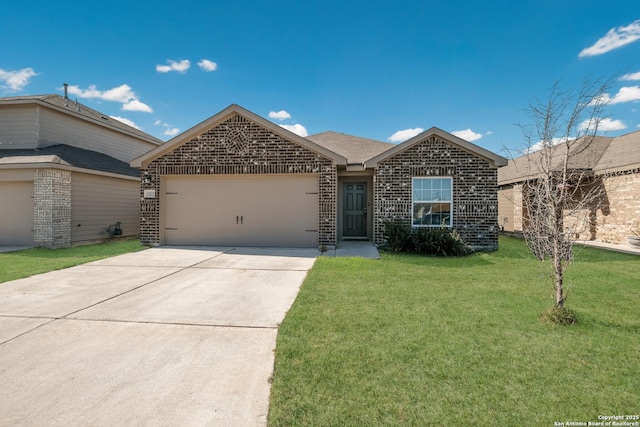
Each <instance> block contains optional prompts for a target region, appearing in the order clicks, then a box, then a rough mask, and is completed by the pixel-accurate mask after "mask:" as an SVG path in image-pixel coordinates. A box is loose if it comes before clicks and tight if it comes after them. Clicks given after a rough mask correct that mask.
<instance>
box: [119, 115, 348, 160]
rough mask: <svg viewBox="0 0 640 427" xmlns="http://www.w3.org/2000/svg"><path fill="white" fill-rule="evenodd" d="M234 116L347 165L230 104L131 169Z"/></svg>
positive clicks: (306, 141)
mask: <svg viewBox="0 0 640 427" xmlns="http://www.w3.org/2000/svg"><path fill="white" fill-rule="evenodd" d="M235 115H239V116H242V117H244V118H246V119H248V120H250V121H252V122H254V123H257V124H258V125H260V126H262V127H264V128H266V129H268V130H269V131H271V132H273V133H275V134H277V135H280V136H281V137H283V138H285V139H287V140H289V141H292V142H294V143H296V144H299V145H301V146H303V147H304V148H307V149H309V150H311V151H313V152H315V153H317V154H320V155H322V156H324V157H326V158H328V159H331V160H332V161H333V162H334V163H335V164H340V165H346V164H347V159H346V158H345V157H344V156H342V155H340V154H338V153H336V152H334V151H331V150H329V149H327V148H325V147H323V146H321V145H318V144H316V143H315V142H313V141H311V140H309V139H306V138H303V137H301V136H299V135H296V134H295V133H293V132H291V131H288V130H287V129H285V128H283V127H282V126H279V125H277V124H275V123H273V122H270V121H269V120H266V119H264V118H262V117H260V116H258V115H257V114H254V113H252V112H251V111H249V110H247V109H245V108H242V107H241V106H239V105H237V104H231V105H230V106H228V107H227V108H225V109H224V110H222V111H220V112H219V113H218V114H215V115H214V116H212V117H210V118H208V119H207V120H205V121H203V122H201V123H199V124H197V125H195V126H194V127H192V128H191V129H188V130H186V131H185V132H183V133H181V134H180V135H178V136H176V137H175V138H173V139H170V140H169V141H167V142H165V143H164V144H163V145H161V146H159V147H156V148H154V149H153V150H151V151H149V152H147V153H145V154H143V155H142V156H140V157H137V158H135V159H133V160H131V163H130V164H131V166H132V167H135V168H141V167H146V166H147V165H148V164H149V163H151V162H152V161H154V160H155V159H157V158H159V157H162V156H163V155H165V154H167V153H169V152H171V151H173V150H174V149H175V148H177V147H179V146H181V145H182V144H185V143H187V142H188V141H190V140H192V139H193V138H195V137H196V136H198V135H201V134H202V133H204V132H206V131H208V130H210V129H212V128H214V127H216V126H217V125H219V124H220V123H223V122H224V121H226V120H228V119H229V118H231V117H233V116H235Z"/></svg>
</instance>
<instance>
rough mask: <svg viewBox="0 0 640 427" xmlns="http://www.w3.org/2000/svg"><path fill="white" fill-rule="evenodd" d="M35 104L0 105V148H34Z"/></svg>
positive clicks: (36, 131)
mask: <svg viewBox="0 0 640 427" xmlns="http://www.w3.org/2000/svg"><path fill="white" fill-rule="evenodd" d="M37 133H38V114H37V109H36V106H35V105H6V106H0V150H3V149H5V150H8V149H34V148H36V146H37V141H38V134H37Z"/></svg>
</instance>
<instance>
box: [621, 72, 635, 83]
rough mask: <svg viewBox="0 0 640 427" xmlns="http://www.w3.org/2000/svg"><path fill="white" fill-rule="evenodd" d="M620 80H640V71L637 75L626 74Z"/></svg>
mask: <svg viewBox="0 0 640 427" xmlns="http://www.w3.org/2000/svg"><path fill="white" fill-rule="evenodd" d="M620 80H627V81H633V80H640V71H638V72H637V73H628V74H625V75H624V76H622V77H620Z"/></svg>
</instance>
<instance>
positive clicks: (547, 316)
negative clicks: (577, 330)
mask: <svg viewBox="0 0 640 427" xmlns="http://www.w3.org/2000/svg"><path fill="white" fill-rule="evenodd" d="M540 320H542V321H543V322H544V323H550V324H553V325H575V324H576V322H577V321H578V316H577V315H576V313H575V312H574V311H573V310H570V309H568V308H566V307H552V308H550V309H549V310H547V311H545V312H544V313H542V316H541V317H540Z"/></svg>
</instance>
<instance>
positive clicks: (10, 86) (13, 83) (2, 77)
mask: <svg viewBox="0 0 640 427" xmlns="http://www.w3.org/2000/svg"><path fill="white" fill-rule="evenodd" d="M37 75H38V73H36V72H35V71H34V70H33V68H31V67H29V68H23V69H22V70H18V71H5V70H3V69H2V68H0V82H4V83H5V84H3V85H2V86H0V87H1V88H3V89H5V90H7V91H9V92H20V91H21V90H22V89H24V88H25V86H27V85H28V84H29V83H31V82H30V79H31V77H34V76H37Z"/></svg>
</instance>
